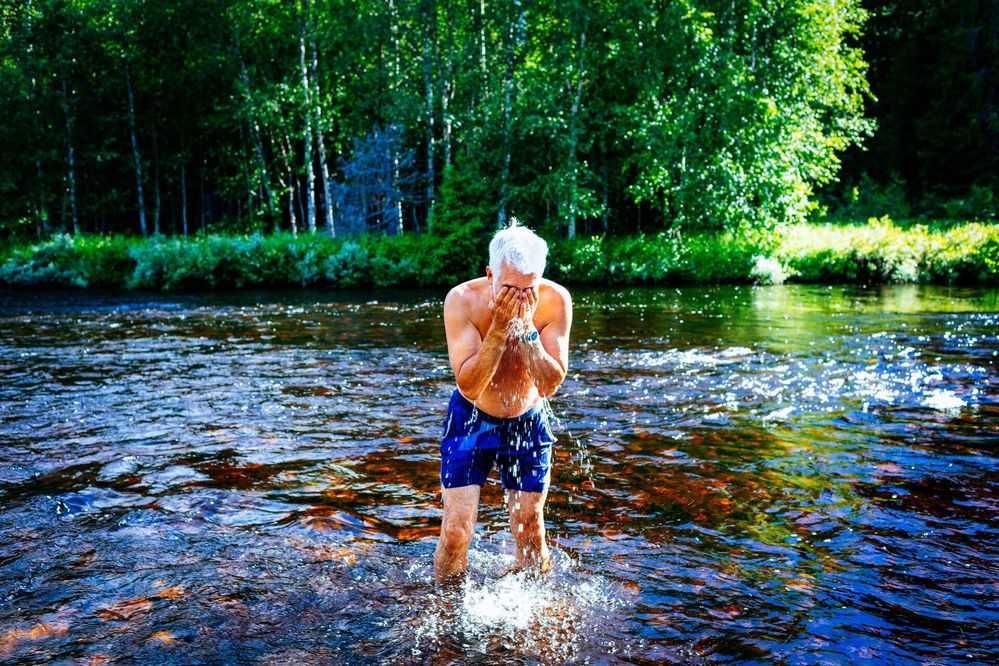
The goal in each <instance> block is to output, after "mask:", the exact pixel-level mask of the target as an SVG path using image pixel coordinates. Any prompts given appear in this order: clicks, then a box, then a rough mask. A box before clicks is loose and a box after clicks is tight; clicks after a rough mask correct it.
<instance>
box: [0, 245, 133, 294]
mask: <svg viewBox="0 0 999 666" xmlns="http://www.w3.org/2000/svg"><path fill="white" fill-rule="evenodd" d="M133 244H134V241H133V240H130V239H127V238H123V237H120V236H114V237H101V236H78V237H73V236H68V235H65V234H58V235H56V236H53V237H52V238H51V239H49V240H47V241H45V242H42V243H38V244H36V245H32V246H26V247H21V248H18V249H14V250H12V251H11V252H10V253H9V254H8V256H7V257H5V258H4V260H3V263H2V264H0V283H7V284H10V285H17V286H36V285H37V286H75V287H116V286H121V285H123V284H124V283H125V281H126V276H128V275H129V274H130V273H131V271H132V270H133V267H134V265H135V263H134V261H133V260H132V259H131V257H130V254H129V253H130V248H131V247H132V245H133Z"/></svg>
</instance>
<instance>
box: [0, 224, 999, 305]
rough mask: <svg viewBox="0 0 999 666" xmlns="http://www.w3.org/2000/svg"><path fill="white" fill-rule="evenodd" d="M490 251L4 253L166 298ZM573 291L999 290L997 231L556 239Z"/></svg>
mask: <svg viewBox="0 0 999 666" xmlns="http://www.w3.org/2000/svg"><path fill="white" fill-rule="evenodd" d="M485 261H486V257H485V252H484V242H483V243H480V242H479V241H478V240H476V239H466V238H464V236H461V235H452V236H449V237H447V238H441V237H439V236H431V235H424V236H417V235H412V234H410V235H405V236H394V237H387V236H359V237H354V238H349V239H333V238H330V237H328V236H324V235H315V236H305V235H301V236H297V237H294V236H291V235H290V234H279V235H272V236H261V235H253V236H230V235H207V236H196V237H191V238H189V239H182V238H166V237H155V238H150V239H141V238H135V237H125V236H112V237H102V236H82V237H76V238H74V237H71V236H66V235H59V236H55V237H53V238H52V239H50V240H47V241H44V242H41V243H35V244H22V245H16V246H10V245H4V244H0V284H4V285H8V286H64V287H65V286H70V287H111V288H126V289H159V290H164V291H180V290H206V289H228V288H244V287H271V286H300V287H308V286H327V287H334V288H356V287H393V286H404V287H408V286H423V287H426V286H447V285H450V284H454V283H455V282H456V281H458V280H461V279H464V278H468V277H473V276H475V275H480V274H482V271H483V269H484V268H483V267H484V265H485ZM547 275H549V276H550V277H552V278H553V279H556V280H560V281H563V282H566V283H575V284H579V283H590V284H711V283H750V282H758V283H773V282H783V281H792V282H822V283H835V282H851V283H863V284H877V283H888V282H928V283H945V284H949V283H969V284H999V225H997V224H994V223H978V222H972V223H964V224H952V223H948V224H922V223H910V224H895V223H893V222H892V221H891V220H889V219H888V218H880V219H871V220H868V221H867V222H866V223H862V224H842V223H838V224H800V225H795V226H792V227H790V228H788V229H785V230H784V231H783V232H782V234H781V235H779V236H777V237H763V236H760V235H758V234H757V235H753V234H738V233H724V234H703V235H698V234H692V235H685V236H678V235H672V234H665V233H663V234H658V235H641V236H631V237H623V238H604V237H599V236H598V237H592V238H584V239H576V240H574V241H560V242H554V243H551V253H550V256H549V261H548V270H547Z"/></svg>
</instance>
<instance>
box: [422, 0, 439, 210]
mask: <svg viewBox="0 0 999 666" xmlns="http://www.w3.org/2000/svg"><path fill="white" fill-rule="evenodd" d="M430 6H431V15H430V24H431V25H435V24H436V22H437V17H436V12H434V11H433V0H430ZM430 74H431V69H430V34H429V30H428V31H427V32H426V33H424V35H423V87H424V91H425V95H426V99H427V219H431V218H430V215H431V211H432V210H433V207H434V87H433V81H432V80H431V76H430Z"/></svg>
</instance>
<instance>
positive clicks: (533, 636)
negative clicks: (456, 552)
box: [413, 548, 622, 662]
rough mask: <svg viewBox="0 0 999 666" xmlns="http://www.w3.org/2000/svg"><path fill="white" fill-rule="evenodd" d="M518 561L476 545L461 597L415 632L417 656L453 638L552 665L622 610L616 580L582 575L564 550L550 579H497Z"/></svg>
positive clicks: (431, 612)
mask: <svg viewBox="0 0 999 666" xmlns="http://www.w3.org/2000/svg"><path fill="white" fill-rule="evenodd" d="M513 562H514V560H513V557H512V556H511V555H508V554H500V553H488V552H484V551H482V550H480V549H477V548H472V550H471V551H469V577H468V581H467V582H466V583H465V586H464V588H463V590H462V595H461V598H460V600H458V601H457V605H456V606H455V607H452V608H451V609H450V610H447V609H446V607H445V606H443V605H441V606H437V607H434V608H432V609H428V610H427V611H425V612H424V613H423V614H422V616H421V618H420V620H419V621H418V623H417V626H416V627H415V638H416V643H415V645H414V648H413V653H414V656H418V655H420V654H421V653H425V652H426V651H427V650H430V651H432V650H433V649H434V648H433V646H434V645H436V644H438V642H439V640H440V639H441V638H442V637H444V636H447V637H451V638H455V637H457V638H459V639H460V641H461V642H462V643H464V644H465V645H466V648H468V649H473V650H479V651H483V652H487V651H491V650H492V649H493V648H495V647H496V646H497V645H502V646H504V647H505V648H506V649H508V650H511V651H513V652H514V653H516V654H519V655H523V656H528V657H534V658H541V659H543V660H544V661H556V662H557V661H566V660H571V659H572V658H573V656H574V655H575V654H576V653H577V652H578V650H579V648H580V645H581V643H583V642H585V641H586V639H587V637H588V636H590V635H591V634H592V633H594V632H591V631H588V630H587V627H588V626H590V625H591V624H593V623H595V622H598V621H599V620H601V619H603V618H606V617H607V615H608V611H611V610H613V609H616V608H618V607H620V606H621V603H622V601H621V599H620V598H619V597H618V596H617V595H616V594H614V590H613V585H612V584H611V583H609V582H608V581H606V580H605V579H603V578H602V577H600V576H596V575H593V574H590V573H585V574H584V573H577V572H576V570H575V562H573V560H572V558H571V557H569V556H568V555H567V554H566V553H564V552H562V551H557V550H556V552H553V563H554V567H553V570H552V571H551V572H550V573H548V574H545V575H542V576H540V577H539V576H537V575H534V574H530V573H526V572H524V573H511V574H507V575H504V576H500V577H498V578H497V577H495V576H496V574H497V573H498V572H500V571H503V570H505V569H506V568H508V567H509V566H511V565H512V564H513ZM452 613H453V614H452ZM424 656H425V655H424Z"/></svg>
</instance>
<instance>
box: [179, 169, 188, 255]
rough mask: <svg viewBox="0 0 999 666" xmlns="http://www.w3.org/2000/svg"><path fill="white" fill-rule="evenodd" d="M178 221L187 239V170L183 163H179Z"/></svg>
mask: <svg viewBox="0 0 999 666" xmlns="http://www.w3.org/2000/svg"><path fill="white" fill-rule="evenodd" d="M180 220H181V224H182V226H183V228H184V238H187V170H186V169H185V168H184V163H183V162H181V163H180Z"/></svg>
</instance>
